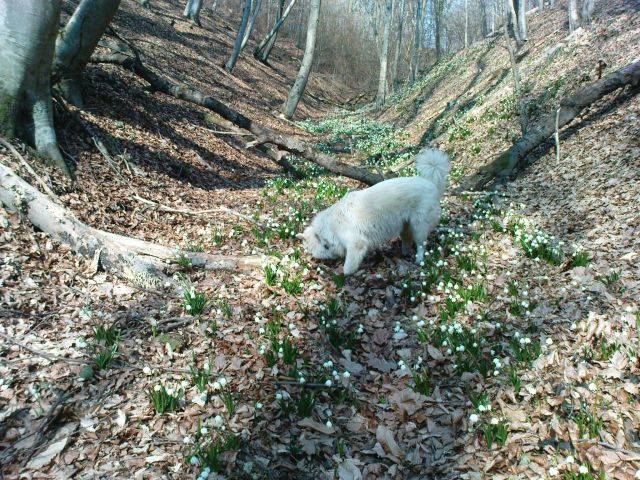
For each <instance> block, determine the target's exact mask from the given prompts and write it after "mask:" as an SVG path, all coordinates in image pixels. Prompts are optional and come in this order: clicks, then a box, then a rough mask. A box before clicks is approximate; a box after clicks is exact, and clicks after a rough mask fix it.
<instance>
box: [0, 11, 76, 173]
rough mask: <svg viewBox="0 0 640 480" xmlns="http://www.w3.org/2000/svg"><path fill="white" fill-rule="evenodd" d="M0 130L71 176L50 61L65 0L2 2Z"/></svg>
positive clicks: (0, 31)
mask: <svg viewBox="0 0 640 480" xmlns="http://www.w3.org/2000/svg"><path fill="white" fill-rule="evenodd" d="M0 19H2V21H0V51H1V52H2V54H1V55H0V133H3V134H4V135H6V136H9V137H13V136H18V137H21V138H23V139H25V140H26V141H27V142H28V143H30V144H31V145H33V146H34V147H35V148H36V150H37V151H38V152H39V153H41V154H42V155H43V156H44V157H45V158H47V159H48V160H50V161H51V163H52V164H54V165H55V166H57V167H58V168H59V169H60V170H61V171H62V172H63V173H64V174H65V175H67V176H69V177H70V176H71V171H70V170H69V167H68V166H67V165H66V163H65V161H64V159H63V158H62V154H61V153H60V149H59V147H58V139H57V138H56V132H55V129H54V127H53V109H52V104H51V62H52V60H53V52H54V46H55V38H56V33H57V30H58V21H59V19H60V0H48V1H41V0H22V1H21V2H20V6H19V8H16V5H15V3H14V2H13V1H12V0H0Z"/></svg>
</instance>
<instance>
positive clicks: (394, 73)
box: [391, 0, 405, 92]
mask: <svg viewBox="0 0 640 480" xmlns="http://www.w3.org/2000/svg"><path fill="white" fill-rule="evenodd" d="M404 2H405V0H399V1H398V3H396V5H398V4H399V10H398V12H396V17H397V20H398V25H397V29H396V48H395V52H394V54H393V66H392V67H391V79H392V80H391V82H392V88H393V91H394V92H396V91H398V88H400V75H398V64H399V63H400V50H401V49H402V32H403V31H404V29H403V28H402V24H403V23H404Z"/></svg>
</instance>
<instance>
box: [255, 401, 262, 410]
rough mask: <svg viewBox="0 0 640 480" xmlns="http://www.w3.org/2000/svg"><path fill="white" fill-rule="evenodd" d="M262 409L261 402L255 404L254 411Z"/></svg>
mask: <svg viewBox="0 0 640 480" xmlns="http://www.w3.org/2000/svg"><path fill="white" fill-rule="evenodd" d="M261 408H262V402H256V410H260V409H261Z"/></svg>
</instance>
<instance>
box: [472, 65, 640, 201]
mask: <svg viewBox="0 0 640 480" xmlns="http://www.w3.org/2000/svg"><path fill="white" fill-rule="evenodd" d="M627 85H631V86H632V87H633V88H638V86H640V61H636V62H634V63H631V64H629V65H626V66H625V67H622V68H620V69H619V70H616V71H615V72H612V73H610V74H609V75H606V76H605V77H603V78H602V79H600V80H598V81H597V82H594V83H592V84H590V85H587V86H584V87H582V88H580V89H578V91H576V92H575V93H574V94H573V95H571V97H569V98H567V99H565V100H563V101H562V102H561V103H560V113H559V114H558V113H557V112H556V111H554V112H552V113H549V114H548V115H546V116H544V117H543V118H541V119H540V121H539V122H537V126H535V127H534V128H532V129H530V130H529V133H527V135H525V136H523V137H522V138H521V139H520V140H518V141H517V142H516V143H515V144H514V145H512V146H511V148H509V149H508V150H507V151H506V152H504V153H503V154H502V155H500V156H499V157H498V158H497V159H496V160H494V161H493V162H492V163H490V164H489V165H487V166H486V167H483V168H481V169H480V170H479V171H478V173H477V174H476V175H474V176H473V177H472V178H471V179H469V180H468V181H467V182H464V185H465V186H464V187H462V189H463V190H465V189H470V190H480V189H482V188H485V187H486V186H487V185H488V184H490V183H492V182H493V180H494V179H496V180H498V181H504V180H505V179H506V178H507V177H508V176H510V175H512V174H513V173H514V172H515V171H517V170H518V169H521V168H522V167H523V163H524V159H525V157H526V156H527V155H528V154H529V153H530V152H531V151H533V149H535V148H536V147H537V146H538V145H540V144H541V143H542V142H544V141H545V140H546V139H547V138H549V137H550V136H551V135H553V134H554V132H555V130H556V128H562V127H563V126H565V125H567V124H568V123H569V122H571V121H572V120H573V119H574V118H576V116H578V114H579V113H580V112H581V111H582V110H584V109H585V108H586V107H588V106H589V105H591V104H592V103H593V102H595V101H596V100H598V99H600V98H602V97H603V96H605V95H607V94H609V93H611V92H614V91H615V90H617V89H618V88H623V87H625V86H627ZM556 125H557V127H556Z"/></svg>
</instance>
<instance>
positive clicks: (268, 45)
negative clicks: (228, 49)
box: [253, 0, 296, 62]
mask: <svg viewBox="0 0 640 480" xmlns="http://www.w3.org/2000/svg"><path fill="white" fill-rule="evenodd" d="M295 4H296V0H291V2H290V3H289V6H288V7H287V9H286V10H285V11H284V12H283V13H282V14H281V15H280V16H279V18H278V20H277V21H276V23H275V24H274V26H273V28H272V29H271V31H270V32H269V33H268V34H267V35H266V36H265V37H264V38H263V39H262V41H261V42H260V44H259V45H258V46H257V47H256V49H255V50H254V51H253V56H254V57H256V58H257V59H258V60H260V61H261V62H266V61H267V59H268V58H269V54H270V53H271V49H272V48H273V45H274V44H275V43H276V37H277V36H278V30H280V27H281V26H282V25H283V24H284V21H285V20H286V19H287V17H288V16H289V13H291V10H292V8H293V6H294V5H295ZM282 5H284V0H280V7H279V10H278V12H280V11H281V10H280V9H281V8H282Z"/></svg>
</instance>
